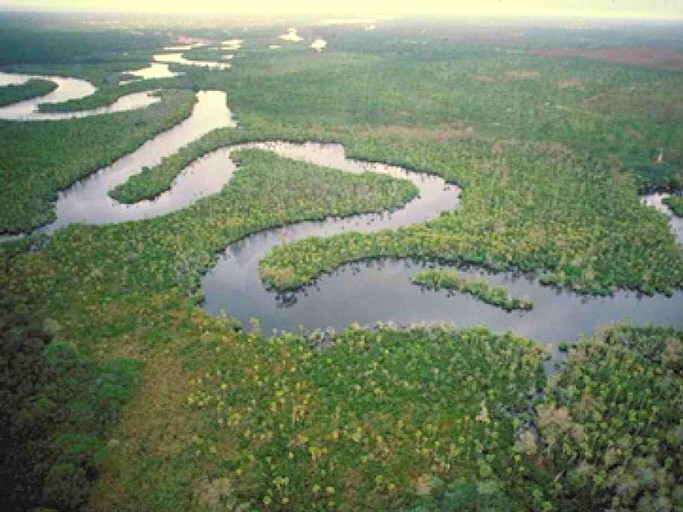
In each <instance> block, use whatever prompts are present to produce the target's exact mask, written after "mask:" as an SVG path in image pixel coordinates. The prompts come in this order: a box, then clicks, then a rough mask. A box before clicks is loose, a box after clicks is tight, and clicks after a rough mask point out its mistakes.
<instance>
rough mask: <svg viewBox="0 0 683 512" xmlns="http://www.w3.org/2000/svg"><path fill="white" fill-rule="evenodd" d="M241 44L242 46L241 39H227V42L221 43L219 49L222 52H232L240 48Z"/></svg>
mask: <svg viewBox="0 0 683 512" xmlns="http://www.w3.org/2000/svg"><path fill="white" fill-rule="evenodd" d="M242 44H244V41H243V40H242V39H228V40H227V41H223V42H222V43H221V47H222V48H223V49H224V50H228V51H232V52H234V51H237V50H239V49H240V48H242Z"/></svg>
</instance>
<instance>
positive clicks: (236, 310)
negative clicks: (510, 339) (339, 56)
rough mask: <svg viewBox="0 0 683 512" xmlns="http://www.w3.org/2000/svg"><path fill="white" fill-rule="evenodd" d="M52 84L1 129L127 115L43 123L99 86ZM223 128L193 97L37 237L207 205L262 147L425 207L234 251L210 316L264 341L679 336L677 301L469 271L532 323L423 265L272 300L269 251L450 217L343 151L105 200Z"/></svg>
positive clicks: (347, 272)
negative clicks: (43, 107)
mask: <svg viewBox="0 0 683 512" xmlns="http://www.w3.org/2000/svg"><path fill="white" fill-rule="evenodd" d="M166 55H169V54H166ZM173 59H175V57H173ZM196 62H197V61H188V63H191V64H192V65H201V64H196ZM176 63H179V62H176ZM183 64H184V62H183ZM217 64H225V63H217ZM29 78H30V77H26V76H20V75H5V74H0V85H2V84H8V83H22V82H21V81H22V80H23V81H26V80H28V79H29ZM40 78H45V77H40ZM47 79H50V80H53V81H55V82H56V83H57V84H58V88H57V89H56V90H55V91H53V92H52V93H50V94H49V95H47V96H44V97H42V98H36V99H33V100H29V101H28V102H21V103H18V104H16V105H12V106H10V107H6V108H5V109H0V118H10V119H30V120H36V119H40V118H41V117H42V116H50V118H51V119H59V118H65V117H73V116H83V115H94V113H100V112H102V113H104V112H105V111H106V112H112V111H118V110H115V109H116V108H123V107H122V106H121V105H123V104H125V102H124V103H119V102H117V103H115V104H113V105H110V106H109V107H105V109H104V110H102V109H96V110H93V111H83V112H79V113H68V114H41V113H37V112H36V107H37V105H38V104H39V103H43V102H48V101H55V102H56V101H65V100H67V99H75V98H80V97H84V96H87V95H89V94H92V93H93V92H94V87H92V85H90V84H88V83H87V82H84V81H82V80H76V79H68V78H61V77H47ZM140 94H142V95H147V96H145V97H146V98H148V99H147V100H143V97H142V96H141V97H139V98H137V99H136V100H131V99H130V96H133V95H130V96H128V97H126V96H124V97H122V98H121V100H120V101H123V100H124V99H125V98H128V100H125V101H132V102H133V103H132V104H135V101H140V102H141V103H140V104H144V102H145V101H150V99H151V98H154V97H152V96H150V93H140ZM154 99H156V98H154ZM117 104H118V107H116V105H117ZM127 105H128V106H130V105H131V104H130V103H129V104H127ZM138 108H139V106H138ZM8 109H9V110H8ZM106 109H109V110H106ZM3 116H4V117H3ZM8 116H9V117H8ZM60 116H64V117H60ZM227 126H235V123H234V121H233V119H232V116H231V113H230V110H229V108H228V106H227V103H226V95H225V93H224V92H221V91H202V92H199V93H197V103H196V105H195V107H194V109H193V112H192V114H191V116H190V117H189V118H188V119H186V120H185V121H183V122H181V123H179V124H178V125H177V126H175V127H173V128H171V129H169V130H167V131H165V132H163V133H161V134H159V135H158V136H156V137H155V138H153V139H151V140H149V141H147V142H146V143H145V144H143V145H142V146H141V147H140V148H139V149H138V150H136V151H134V152H133V153H131V154H129V155H126V156H124V157H122V158H120V159H119V160H117V161H116V162H115V163H114V164H113V165H111V166H109V167H106V168H104V169H101V170H99V171H98V172H96V173H95V174H93V175H91V176H89V177H87V178H85V179H83V180H81V181H80V182H78V183H76V184H75V185H73V186H71V187H69V188H68V189H66V190H64V191H63V192H61V193H60V194H59V197H58V200H57V204H56V212H57V220H56V221H55V222H54V223H53V224H51V225H49V226H46V227H45V228H43V229H42V231H43V232H47V233H51V232H53V231H54V230H56V229H58V228H59V227H61V226H65V225H68V224H71V223H74V222H85V223H89V224H108V223H117V222H125V221H132V220H139V219H144V218H150V217H155V216H159V215H163V214H166V213H169V212H172V211H175V210H178V209H181V208H184V207H187V206H188V205H190V204H192V203H193V202H195V201H197V200H199V199H201V198H202V197H205V196H207V195H210V194H214V193H218V192H219V191H220V190H221V189H222V188H223V187H224V186H226V185H227V184H228V183H229V181H230V179H231V177H232V175H233V173H234V171H235V164H234V163H233V161H232V159H231V154H232V153H233V152H234V151H236V150H239V149H245V148H258V149H263V150H268V151H273V152H275V153H277V154H278V155H280V156H283V157H287V158H292V159H295V160H301V161H307V162H311V163H314V164H318V165H323V166H328V167H332V168H336V169H341V170H343V171H346V172H350V173H362V172H380V173H385V174H388V175H391V176H393V177H397V178H403V179H408V180H410V181H412V182H413V183H414V184H415V185H417V186H418V188H419V190H420V196H419V198H416V199H414V200H413V201H411V202H409V203H408V204H407V205H406V206H405V207H403V208H401V209H398V210H397V211H395V212H386V213H383V214H365V215H357V216H353V217H350V218H346V219H338V218H329V219H327V220H325V221H322V222H303V223H297V224H294V225H291V226H288V227H286V228H284V229H276V230H268V231H264V232H262V233H257V234H255V235H252V236H249V237H246V238H245V239H243V240H241V241H239V242H237V243H235V244H232V245H230V246H229V247H227V248H226V250H225V251H224V252H223V254H222V255H221V257H220V258H219V261H218V263H217V265H216V266H215V267H214V268H213V269H211V270H210V271H209V272H208V273H207V274H206V275H205V276H204V277H203V279H202V283H203V287H204V292H205V297H206V301H205V305H204V307H205V308H206V309H207V310H208V311H210V312H212V313H219V312H221V311H225V312H227V314H229V315H231V316H236V317H238V318H240V319H241V320H242V321H243V322H245V323H246V322H248V321H249V319H251V318H258V319H259V320H260V323H261V326H262V328H263V329H264V330H265V331H267V332H268V331H271V330H273V329H278V330H280V329H287V330H296V329H298V328H299V327H300V326H302V327H304V328H306V329H309V330H312V329H316V328H326V327H333V328H336V329H341V328H343V327H345V326H347V325H348V324H350V323H351V322H359V323H361V324H368V325H372V324H374V323H376V322H378V321H393V322H395V323H397V324H402V325H407V324H410V323H414V322H448V323H454V324H455V325H457V326H460V327H464V326H472V325H477V324H487V325H488V326H490V327H491V328H492V329H493V330H494V331H505V330H508V329H512V330H514V331H516V332H517V333H519V334H521V335H525V336H528V337H531V338H534V339H537V340H539V341H542V342H546V343H549V342H556V341H560V340H564V339H576V338H578V337H579V336H580V335H581V334H590V333H591V332H593V331H594V330H595V329H598V328H600V327H602V326H605V325H609V324H612V323H616V322H633V323H636V324H639V325H645V324H649V323H657V324H667V325H673V326H676V327H679V328H683V292H681V291H677V292H676V293H675V294H674V296H673V297H670V298H669V297H665V296H662V295H657V296H654V297H641V296H639V295H638V294H636V293H633V292H618V293H616V294H615V295H614V296H612V297H605V298H588V297H585V296H581V295H577V294H575V293H572V292H567V291H558V290H555V289H552V288H548V287H544V286H541V285H540V284H538V282H537V281H536V280H535V279H533V277H530V276H515V275H513V274H511V273H500V274H496V275H488V274H486V273H485V272H482V271H481V270H476V269H474V270H465V271H463V272H464V273H465V274H467V275H470V276H483V277H484V278H485V279H487V280H488V281H489V282H490V283H492V284H505V285H506V286H508V287H509V289H510V293H511V294H512V295H514V296H519V297H527V298H530V299H532V300H533V301H534V309H533V310H531V311H529V312H512V313H508V312H505V311H503V310H500V309H498V308H495V307H493V306H490V305H488V304H484V303H482V302H479V301H476V300H475V299H474V298H472V297H470V296H468V295H463V294H453V295H449V294H447V293H443V292H432V291H425V290H422V289H421V288H419V287H417V286H415V285H413V284H411V282H410V278H411V276H412V275H413V274H414V273H415V272H416V271H417V270H418V269H419V268H421V265H420V264H417V263H414V262H409V261H395V260H379V261H373V262H369V263H358V264H353V265H347V266H344V267H343V268H342V269H340V270H339V271H337V272H334V273H332V274H330V275H325V276H322V277H321V278H320V279H319V280H318V281H317V282H316V284H315V285H314V286H311V287H308V288H306V289H304V290H301V291H300V292H296V293H288V294H276V293H273V292H270V291H268V290H266V289H264V287H263V285H262V283H261V282H260V280H259V277H258V264H259V261H260V260H261V259H262V258H263V257H264V256H265V255H266V253H267V252H268V250H269V249H271V248H272V247H274V246H275V245H277V244H280V243H282V242H283V241H289V242H291V241H295V240H300V239H302V238H305V237H308V236H314V235H315V236H331V235H334V234H337V233H342V232H345V231H349V230H355V231H361V232H371V231H375V230H378V229H384V228H390V229H395V228H397V227H400V226H405V225H408V224H412V223H416V222H423V221H425V220H429V219H431V218H434V217H436V216H438V215H439V214H440V213H441V212H443V211H449V210H453V209H455V208H457V206H458V196H459V192H460V191H459V189H458V188H457V187H455V186H453V185H448V184H446V183H445V182H444V181H443V180H442V179H441V178H439V177H436V176H430V175H426V174H420V173H414V172H410V171H407V170H405V169H401V168H399V167H394V166H388V165H384V164H375V163H368V162H360V161H356V160H351V159H347V158H346V157H345V155H344V150H343V148H342V147H341V146H340V145H335V144H313V143H309V144H289V143H283V142H277V141H275V142H270V143H257V144H256V143H255V144H242V145H238V146H233V147H229V148H224V149H220V150H217V151H214V152H212V153H210V154H208V155H206V156H205V157H203V158H201V159H199V160H197V161H196V162H194V163H193V164H191V165H190V166H189V167H188V168H187V169H185V170H184V171H183V172H182V173H181V174H180V175H179V176H178V177H177V178H176V180H175V181H174V183H173V186H172V188H171V190H169V191H168V192H166V193H164V194H162V195H161V196H160V197H159V198H157V199H156V200H154V201H142V202H140V203H137V204H135V205H122V204H119V203H118V202H116V201H114V200H113V199H111V198H110V197H109V196H108V192H109V190H111V189H112V188H114V187H116V186H117V185H119V184H121V183H124V182H125V181H126V180H127V179H128V178H129V177H130V176H133V175H135V174H137V173H139V172H141V171H142V169H143V167H145V166H147V167H151V166H153V165H155V164H157V163H159V162H160V161H161V159H162V158H163V157H165V156H168V155H172V154H174V153H175V152H177V151H178V150H179V149H180V148H181V147H183V146H185V145H186V144H188V143H190V142H192V141H194V140H196V139H197V138H199V137H201V136H202V135H204V134H206V133H208V132H209V131H211V130H213V129H215V128H221V127H227ZM661 198H662V197H661V196H660V195H652V196H647V197H645V198H644V199H643V201H644V203H645V204H648V205H651V206H653V207H655V208H658V209H659V210H661V211H662V212H663V213H664V214H667V215H668V216H669V219H670V222H671V224H672V230H673V231H674V233H675V234H676V236H677V237H678V240H679V243H680V242H683V240H682V233H683V221H682V220H681V219H678V218H675V217H673V216H671V215H670V213H669V212H668V209H667V207H666V206H665V205H663V204H662V203H661Z"/></svg>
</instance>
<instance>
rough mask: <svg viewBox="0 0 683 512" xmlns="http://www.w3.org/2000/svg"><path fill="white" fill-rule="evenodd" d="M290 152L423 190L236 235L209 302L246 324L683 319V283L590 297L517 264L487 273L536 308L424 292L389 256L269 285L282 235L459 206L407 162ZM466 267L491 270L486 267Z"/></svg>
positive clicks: (393, 222)
mask: <svg viewBox="0 0 683 512" xmlns="http://www.w3.org/2000/svg"><path fill="white" fill-rule="evenodd" d="M266 149H274V151H275V152H276V153H278V154H280V155H281V156H286V157H289V158H293V159H295V160H304V161H308V162H312V163H316V164H319V165H325V166H329V167H334V168H337V169H343V170H346V171H349V172H363V171H365V170H376V171H380V172H387V173H388V174H390V175H392V176H395V177H402V178H407V179H410V180H411V181H413V183H415V184H416V185H417V186H418V187H419V188H420V198H419V199H416V200H414V201H411V202H410V203H409V204H408V205H407V206H406V207H405V208H403V209H401V210H398V211H396V212H393V213H384V214H379V215H375V214H369V215H358V216H355V217H352V218H347V219H328V220H326V221H323V222H303V223H299V224H295V225H291V226H287V227H286V228H284V229H282V230H270V231H265V232H263V233H258V234H255V235H252V236H250V237H247V238H245V239H244V240H242V241H240V242H238V243H236V244H233V245H232V246H230V247H228V248H227V250H226V251H225V252H224V253H223V254H222V255H221V258H220V260H219V262H218V264H217V265H216V266H215V267H214V268H213V269H212V270H211V271H209V272H208V273H207V274H206V275H205V276H204V277H203V279H202V283H203V289H204V293H205V299H206V300H205V305H204V307H205V308H206V309H207V310H208V311H210V312H212V313H219V312H221V311H225V312H227V313H228V314H229V315H231V316H235V317H238V318H240V319H241V320H242V322H243V323H245V325H246V324H247V323H248V321H249V319H250V318H258V319H259V320H260V323H261V326H262V327H263V328H264V330H265V332H270V331H271V330H272V329H286V330H290V331H296V330H297V329H298V328H299V327H300V326H303V327H304V328H306V329H309V330H310V329H316V328H325V327H333V328H335V329H342V328H344V327H345V326H347V325H349V324H350V323H352V322H359V323H361V324H368V325H373V324H374V323H376V322H378V321H394V322H397V323H399V324H403V325H407V324H410V323H413V322H449V323H455V324H456V325H457V326H460V327H465V326H473V325H478V324H487V325H489V326H490V328H491V329H493V330H495V331H506V330H509V329H512V330H514V331H516V332H517V333H519V334H521V335H524V336H529V337H531V338H534V339H537V340H539V341H543V342H545V343H551V342H557V341H561V340H564V339H572V340H574V339H577V338H578V337H579V336H580V335H581V334H590V333H592V332H593V331H594V330H595V329H597V328H599V327H602V326H605V325H610V324H613V323H617V322H633V323H636V324H641V325H644V324H648V323H661V324H667V325H674V326H677V327H683V292H681V291H678V292H677V293H676V294H675V295H674V296H673V297H672V298H667V297H665V296H662V295H658V296H654V297H640V296H639V295H638V294H636V293H633V292H618V293H616V294H615V295H614V296H613V297H603V298H590V297H586V296H582V295H578V294H576V293H572V292H567V291H558V290H555V289H552V288H549V287H544V286H541V285H540V284H538V282H537V281H536V280H535V279H533V278H531V277H515V276H513V275H512V274H511V273H502V274H498V275H495V276H488V277H487V280H489V281H490V282H491V283H492V284H494V285H496V284H504V285H506V286H508V287H509V289H510V292H511V294H512V295H514V296H518V297H528V298H531V299H532V300H533V301H534V309H533V310H532V311H530V312H512V313H508V312H505V311H503V310H501V309H498V308H495V307H493V306H491V305H488V304H485V303H482V302H480V301H477V300H475V299H474V298H473V297H471V296H469V295H464V294H454V295H449V294H448V293H444V292H431V291H424V290H422V289H421V288H420V287H418V286H415V285H413V284H412V283H411V282H410V278H411V277H412V275H413V274H414V273H415V272H417V270H419V268H420V265H418V264H415V263H409V262H406V261H393V260H380V261H372V262H367V263H356V264H351V265H346V266H345V267H343V268H342V269H340V270H339V271H337V272H334V273H333V274H332V275H325V276H323V277H321V278H320V279H319V280H318V281H317V282H316V284H315V286H313V287H308V288H306V289H304V290H302V291H299V292H295V293H286V294H275V293H273V292H270V291H268V290H266V289H264V287H263V284H262V283H261V281H260V279H259V277H258V265H259V262H260V261H261V259H263V257H264V256H265V255H266V253H267V252H268V251H269V250H270V249H271V248H272V247H274V246H276V245H279V244H280V243H283V242H284V241H286V242H293V241H296V240H301V239H302V238H306V237H309V236H331V235H334V234H337V233H342V232H344V231H360V232H366V233H367V232H372V231H376V230H378V229H383V228H392V229H393V228H396V227H399V226H404V225H407V224H411V223H416V222H423V221H425V220H428V219H430V218H433V217H435V216H437V215H438V213H439V212H441V211H444V210H449V209H452V208H455V206H456V205H457V195H458V189H457V188H456V187H448V186H445V183H444V182H443V180H441V179H440V178H438V177H434V176H426V175H424V174H417V173H410V172H408V171H405V170H403V169H400V168H396V167H391V166H381V165H377V164H366V163H361V162H356V161H353V160H347V159H345V158H344V152H343V148H342V147H341V146H337V145H321V144H303V145H293V144H277V145H275V146H274V148H273V147H272V146H271V147H266ZM465 274H466V275H470V276H475V275H476V276H479V275H485V274H484V273H483V272H482V271H469V272H465Z"/></svg>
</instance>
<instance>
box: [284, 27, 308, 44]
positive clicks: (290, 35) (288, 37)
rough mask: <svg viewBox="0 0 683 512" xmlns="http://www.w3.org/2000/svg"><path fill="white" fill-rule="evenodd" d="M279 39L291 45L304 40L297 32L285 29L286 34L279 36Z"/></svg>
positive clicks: (293, 29) (292, 29)
mask: <svg viewBox="0 0 683 512" xmlns="http://www.w3.org/2000/svg"><path fill="white" fill-rule="evenodd" d="M280 39H282V40H283V41H292V42H293V43H297V42H299V41H303V40H304V38H303V37H301V36H300V35H299V32H298V31H297V29H295V28H290V29H287V33H286V34H283V35H281V36H280Z"/></svg>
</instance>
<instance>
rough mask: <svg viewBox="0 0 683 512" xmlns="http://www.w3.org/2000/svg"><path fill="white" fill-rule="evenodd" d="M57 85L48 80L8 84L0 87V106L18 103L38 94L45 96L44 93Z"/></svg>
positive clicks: (52, 89)
mask: <svg viewBox="0 0 683 512" xmlns="http://www.w3.org/2000/svg"><path fill="white" fill-rule="evenodd" d="M56 87H57V85H56V84H55V83H54V82H50V81H48V80H35V79H34V80H29V81H28V82H26V83H25V84H21V85H8V86H7V87H0V107H4V106H7V105H11V104H12V103H18V102H20V101H24V100H30V99H31V98H36V97H38V96H45V95H46V94H48V93H50V92H52V91H54V90H55V88H56Z"/></svg>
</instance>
